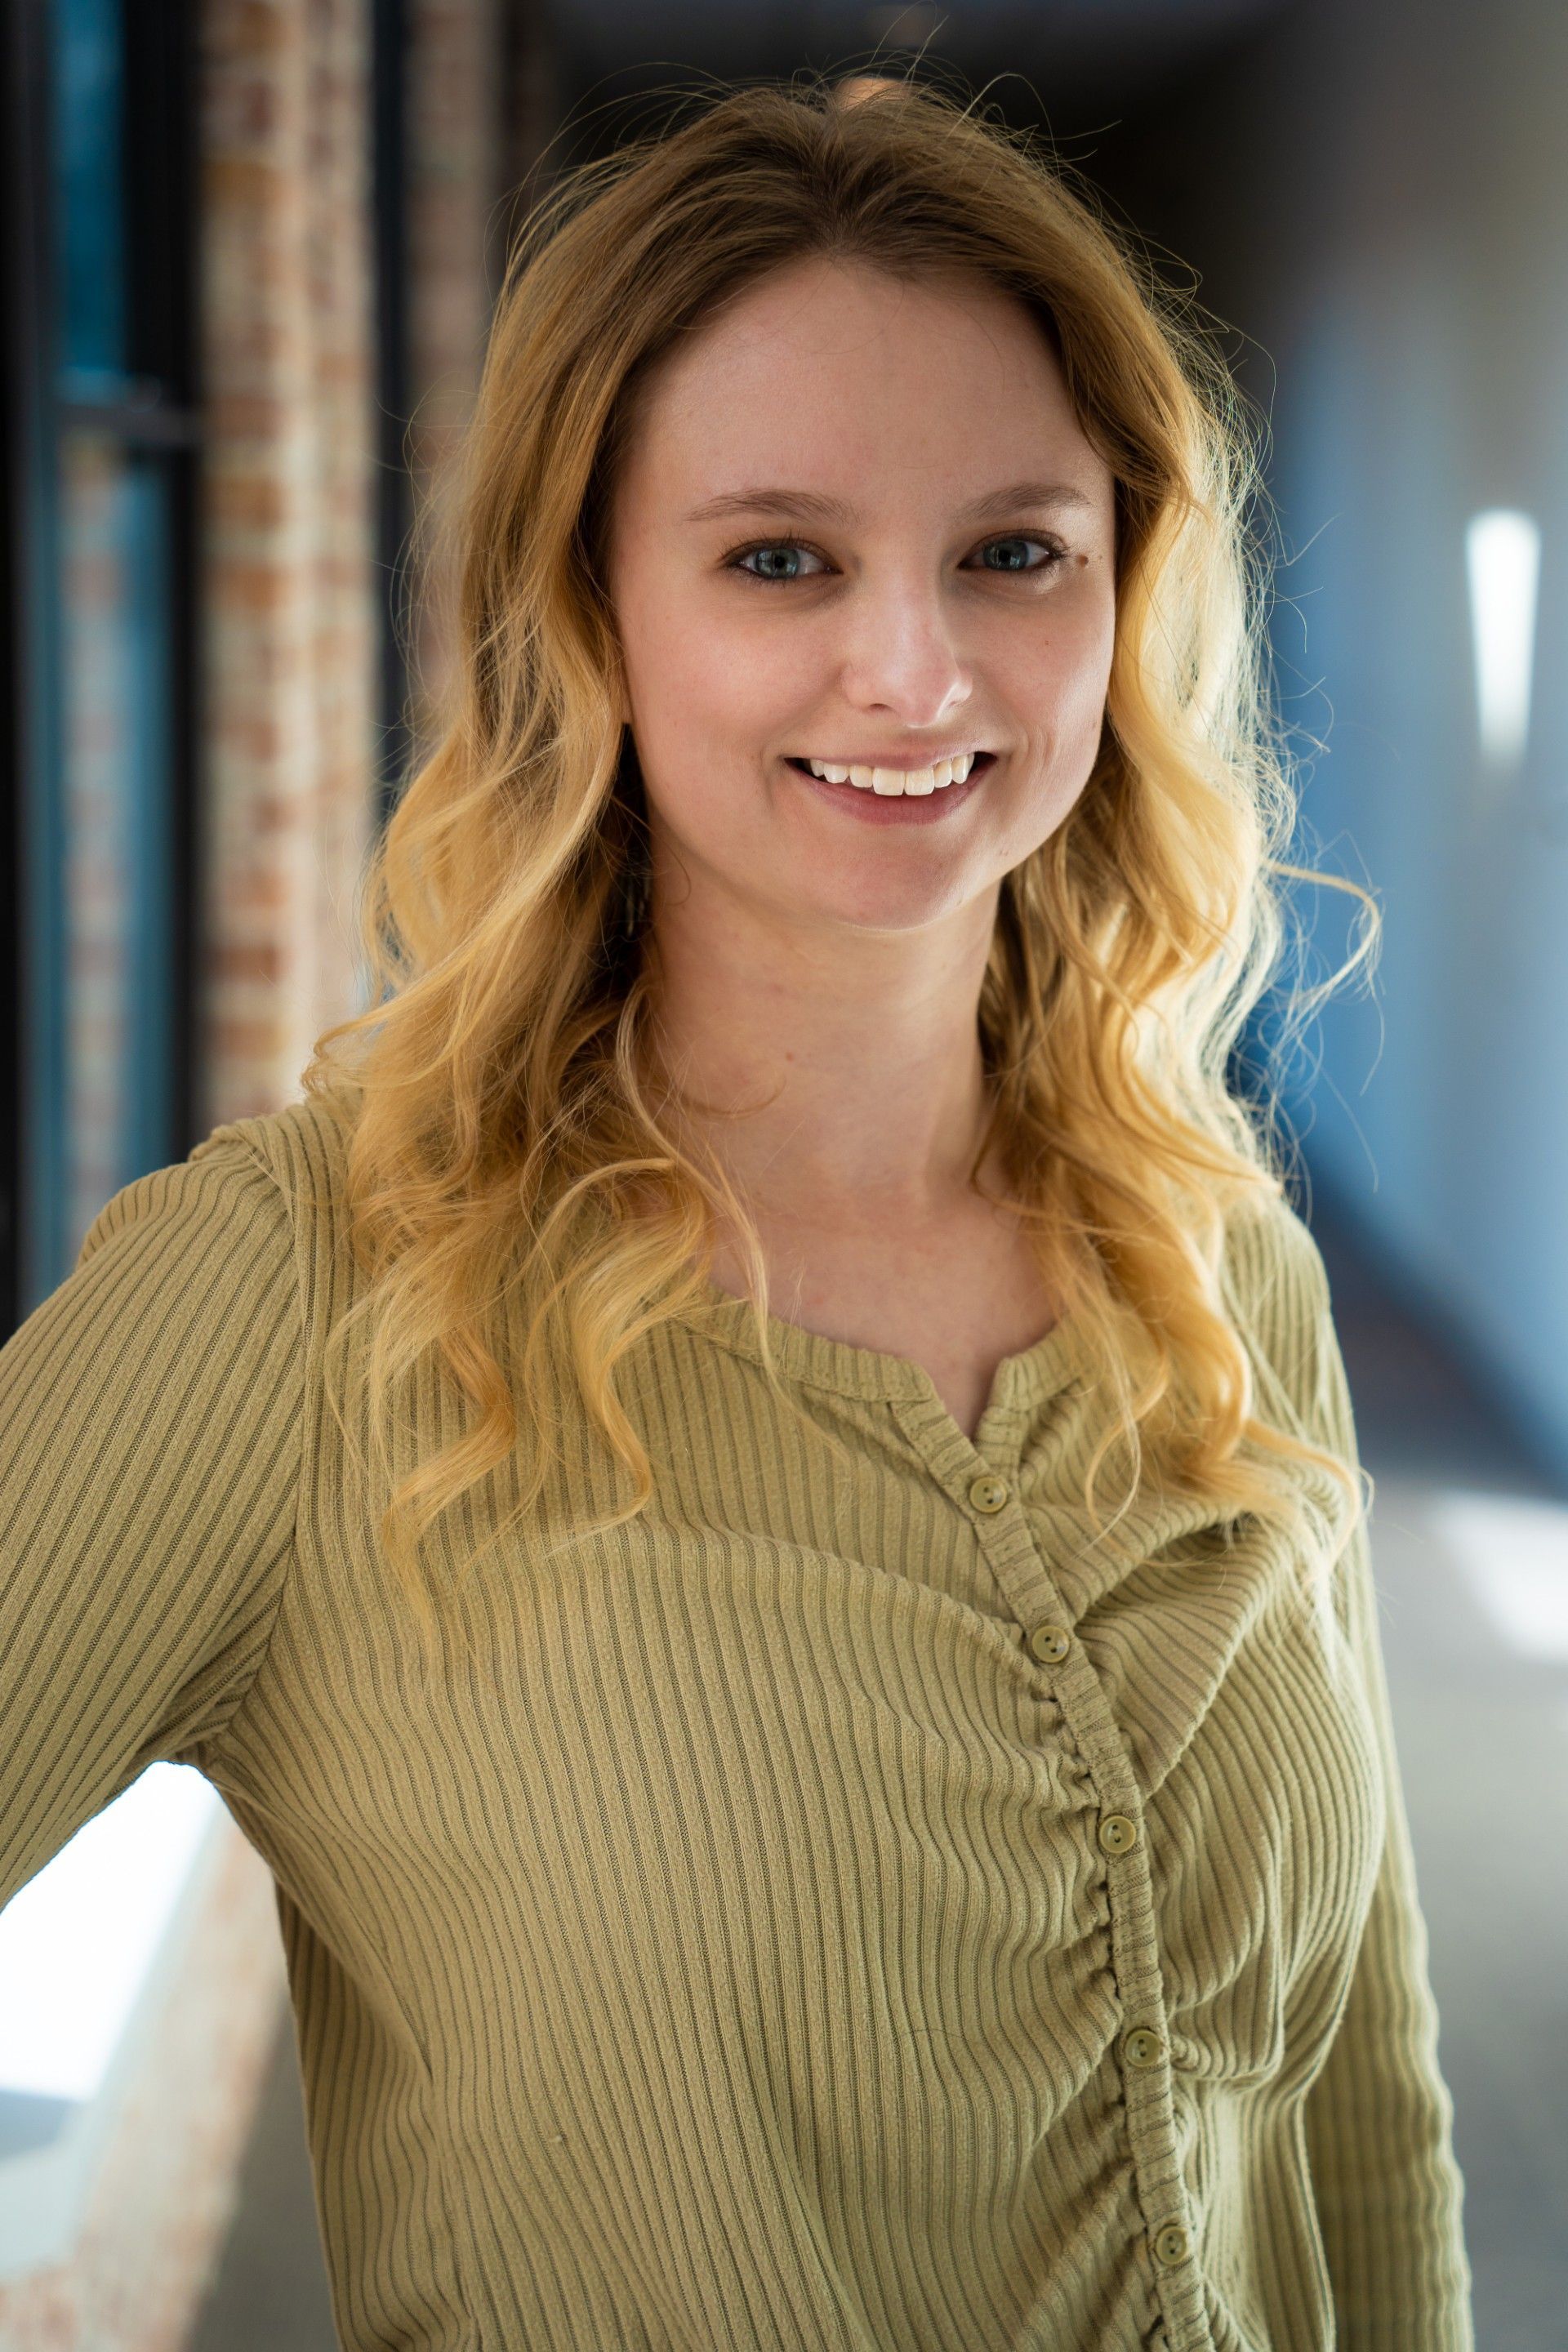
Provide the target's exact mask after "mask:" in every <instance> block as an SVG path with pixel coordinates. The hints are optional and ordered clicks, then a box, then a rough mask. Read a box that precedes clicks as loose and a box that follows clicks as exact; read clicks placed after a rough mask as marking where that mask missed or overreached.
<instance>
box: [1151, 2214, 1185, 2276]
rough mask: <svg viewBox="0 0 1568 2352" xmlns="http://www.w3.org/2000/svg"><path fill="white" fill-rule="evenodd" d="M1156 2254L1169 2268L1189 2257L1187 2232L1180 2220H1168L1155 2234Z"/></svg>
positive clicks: (1156, 2257) (1157, 2258)
mask: <svg viewBox="0 0 1568 2352" xmlns="http://www.w3.org/2000/svg"><path fill="white" fill-rule="evenodd" d="M1154 2256H1155V2259H1156V2261H1158V2262H1162V2263H1164V2265H1165V2267H1166V2269H1167V2270H1169V2269H1172V2268H1173V2266H1174V2265H1175V2264H1176V2263H1184V2262H1185V2261H1186V2259H1187V2233H1186V2231H1184V2229H1183V2227H1182V2225H1181V2223H1180V2222H1179V2221H1167V2222H1166V2224H1165V2226H1164V2228H1163V2230H1158V2231H1155V2234H1154Z"/></svg>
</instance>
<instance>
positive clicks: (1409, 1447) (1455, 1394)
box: [190, 1216, 1568, 2352]
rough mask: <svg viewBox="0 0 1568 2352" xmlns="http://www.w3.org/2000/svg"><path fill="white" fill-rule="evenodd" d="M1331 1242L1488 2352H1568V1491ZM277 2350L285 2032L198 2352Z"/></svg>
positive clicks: (317, 2310)
mask: <svg viewBox="0 0 1568 2352" xmlns="http://www.w3.org/2000/svg"><path fill="white" fill-rule="evenodd" d="M1316 1230H1317V1232H1318V1237H1319V1240H1320V1243H1321V1246H1322V1249H1323V1253H1324V1256H1325V1258H1326V1260H1327V1262H1328V1265H1329V1270H1330V1276H1331V1282H1332V1286H1333V1296H1334V1306H1335V1319H1336V1325H1337V1328H1338V1330H1339V1333H1340V1339H1341V1343H1342V1347H1343V1349H1344V1354H1345V1360H1346V1364H1347V1366H1348V1369H1349V1372H1350V1379H1351V1386H1352V1393H1353V1395H1354V1398H1355V1404H1356V1415H1357V1423H1358V1427H1359V1431H1360V1438H1361V1449H1362V1457H1363V1462H1364V1464H1365V1465H1366V1467H1367V1469H1368V1470H1369V1471H1370V1472H1371V1473H1372V1474H1373V1478H1374V1480H1375V1481H1376V1488H1377V1491H1376V1497H1375V1502H1374V1506H1373V1552H1374V1557H1375V1559H1376V1564H1377V1580H1378V1588H1379V1592H1380V1595H1381V1597H1382V1601H1383V1639H1384V1656H1385V1659H1386V1662H1387V1666H1388V1675H1389V1684H1390V1688H1391V1692H1392V1696H1393V1703H1394V1721H1395V1732H1396V1738H1397V1740H1398V1744H1399V1751H1400V1759H1401V1764H1402V1770H1403V1778H1404V1783H1405V1803H1406V1806H1407V1809H1408V1811H1409V1815H1410V1822H1411V1832H1412V1836H1413V1839H1414V1842H1415V1853H1416V1864H1417V1870H1418V1873H1419V1877H1420V1885H1421V1894H1422V1904H1423V1908H1424V1910H1425V1913H1426V1921H1427V1927H1428V1930H1429V1934H1430V1940H1431V1955H1430V1966H1431V1973H1432V1980H1433V1984H1434V1987H1435V1989H1436V1996H1437V2004H1438V2011H1439V2014H1440V2017H1441V2021H1442V2024H1441V2042H1440V2052H1439V2054H1440V2058H1441V2063H1442V2066H1443V2071H1444V2074H1445V2076H1446V2078H1447V2083H1448V2085H1449V2088H1450V2090H1451V2091H1452V2093H1453V2097H1454V2106H1455V2126H1454V2131H1455V2144H1456V2147H1457V2150H1458V2158H1459V2164H1460V2167H1461V2169H1462V2170H1463V2172H1464V2175H1465V2181H1466V2207H1465V2211H1466V2235H1467V2242H1468V2248H1469V2253H1470V2261H1471V2265H1472V2268H1473V2270H1474V2273H1475V2283H1476V2287H1475V2312H1476V2345H1477V2352H1568V1489H1564V1488H1563V1486H1561V1485H1560V1484H1556V1483H1554V1482H1553V1480H1552V1477H1551V1476H1550V1475H1548V1474H1547V1472H1546V1471H1545V1470H1544V1469H1543V1468H1542V1465H1539V1464H1536V1463H1533V1462H1532V1461H1531V1459H1530V1458H1529V1456H1528V1455H1527V1454H1526V1453H1525V1452H1524V1451H1523V1449H1522V1448H1521V1445H1520V1444H1519V1443H1518V1442H1517V1441H1516V1439H1515V1438H1514V1437H1513V1435H1512V1434H1511V1433H1510V1430H1509V1429H1508V1427H1507V1426H1506V1424H1505V1423H1503V1422H1502V1421H1501V1420H1500V1418H1499V1416H1498V1415H1497V1414H1496V1412H1494V1411H1492V1410H1491V1409H1490V1408H1489V1405H1488V1403H1487V1402H1486V1401H1485V1399H1484V1398H1483V1397H1482V1396H1481V1395H1480V1394H1479V1392H1478V1391H1477V1388H1476V1386H1475V1385H1474V1384H1473V1382H1472V1381H1470V1380H1469V1379H1468V1378H1467V1377H1466V1374H1465V1372H1464V1370H1462V1368H1461V1367H1460V1365H1459V1364H1458V1362H1457V1361H1456V1360H1455V1359H1454V1358H1453V1356H1452V1355H1451V1354H1450V1353H1449V1351H1448V1350H1447V1349H1446V1348H1445V1346H1444V1344H1443V1343H1442V1341H1441V1339H1438V1338H1436V1336H1434V1335H1433V1334H1432V1333H1431V1332H1430V1331H1429V1330H1428V1329H1427V1328H1425V1326H1424V1325H1423V1323H1422V1322H1421V1321H1420V1320H1418V1319H1417V1318H1415V1316H1413V1315H1412V1314H1411V1313H1410V1312H1409V1311H1408V1310H1407V1308H1406V1307H1404V1306H1403V1305H1402V1304H1401V1303H1400V1302H1399V1301H1398V1300H1396V1299H1395V1298H1394V1297H1391V1296H1390V1295H1389V1294H1388V1293H1387V1291H1386V1290H1385V1289H1384V1286H1382V1284H1381V1283H1380V1282H1379V1280H1378V1278H1377V1276H1376V1275H1375V1274H1374V1272H1373V1269H1372V1268H1371V1266H1370V1265H1368V1264H1367V1263H1366V1262H1365V1260H1364V1259H1363V1257H1362V1256H1361V1255H1360V1254H1359V1252H1358V1251H1357V1249H1356V1248H1355V1246H1354V1245H1353V1244H1352V1242H1351V1240H1350V1238H1349V1237H1348V1235H1345V1234H1342V1233H1339V1232H1337V1231H1336V1230H1335V1229H1334V1227H1333V1226H1332V1225H1331V1224H1330V1223H1326V1222H1325V1221H1324V1220H1323V1219H1322V1218H1321V1216H1320V1218H1319V1219H1318V1222H1317V1227H1316ZM281 2346H287V2347H289V2352H336V2347H335V2338H334V2336H333V2332H332V2326H331V2316H330V2313H329V2308H328V2303H327V2294H326V2286H325V2281H324V2277H323V2273H322V2269H321V2252H320V2245H319V2240H318V2237H317V2233H316V2221H315V2213H314V2209H313V2205H312V2201H311V2192H310V2173H309V2168H308V2164H307V2160H306V2156H305V2147H304V2118H303V2112H302V2109H301V2106H300V2088H299V2078H298V2074H297V2070H296V2064H295V2058H294V2049H293V2040H292V2030H291V2027H290V2025H289V2021H287V2019H286V2020H285V2021H284V2025H283V2029H282V2031H281V2032H280V2033H279V2041H278V2045H277V2050H276V2053H275V2057H274V2061H273V2064H272V2066H271V2068H270V2071H269V2074H268V2081H267V2087H266V2092H265V2095H264V2098H263V2101H262V2104H261V2107H260V2110H259V2112H258V2116H257V2120H256V2126H255V2130H254V2133H253V2137H252V2140H251V2145H250V2148H249V2152H248V2157H247V2165H246V2170H245V2174H244V2178H243V2180H242V2183H241V2189H240V2199H239V2208H238V2219H237V2223H236V2225H235V2228H234V2230H233V2231H232V2233H231V2235H230V2238H229V2240H228V2242H227V2244H226V2249H225V2252H224V2256H223V2261H222V2264H221V2267H220V2269H219V2272H218V2274H217V2276H216V2280H215V2283H214V2285H213V2288H212V2291H211V2293H210V2295H209V2297H208V2300H207V2303H206V2305H205V2308H204V2310H203V2313H202V2315H201V2319H200V2323H199V2325H198V2326H197V2329H196V2332H195V2336H194V2337H193V2338H192V2342H191V2347H190V2352H278V2347H281ZM606 2352H610V2347H606ZM977 2352H978V2347H977ZM1074 2352H1090V2347H1074ZM1095 2352H1099V2347H1095Z"/></svg>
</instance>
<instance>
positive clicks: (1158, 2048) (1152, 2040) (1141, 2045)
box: [1121, 2025, 1165, 2066]
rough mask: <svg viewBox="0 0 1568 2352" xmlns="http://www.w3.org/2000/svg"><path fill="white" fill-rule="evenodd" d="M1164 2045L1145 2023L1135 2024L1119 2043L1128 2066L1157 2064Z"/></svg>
mask: <svg viewBox="0 0 1568 2352" xmlns="http://www.w3.org/2000/svg"><path fill="white" fill-rule="evenodd" d="M1164 2046H1165V2045H1164V2043H1163V2042H1162V2041H1161V2039H1160V2037H1159V2035H1158V2034H1157V2033H1154V2032H1151V2031H1150V2029H1149V2027H1148V2026H1146V2025H1135V2026H1134V2027H1133V2029H1132V2031H1131V2033H1130V2034H1129V2035H1128V2037H1127V2039H1126V2041H1125V2042H1123V2043H1122V2045H1121V2047H1122V2050H1123V2052H1124V2053H1126V2058H1127V2063H1128V2064H1129V2065H1130V2066H1157V2065H1158V2064H1159V2063H1160V2056H1161V2053H1162V2052H1163V2049H1164Z"/></svg>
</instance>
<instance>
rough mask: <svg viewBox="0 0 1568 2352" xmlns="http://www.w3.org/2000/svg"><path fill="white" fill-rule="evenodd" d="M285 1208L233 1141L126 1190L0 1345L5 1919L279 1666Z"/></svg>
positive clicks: (290, 1299) (290, 1343)
mask: <svg viewBox="0 0 1568 2352" xmlns="http://www.w3.org/2000/svg"><path fill="white" fill-rule="evenodd" d="M302 1360H303V1348H302V1340H301V1318H300V1297H299V1287H298V1280H297V1276H296V1271H295V1265H294V1253H293V1245H292V1239H291V1230H290V1223H289V1211H288V1207H287V1203H286V1202H285V1199H284V1196H283V1194H282V1193H281V1192H280V1191H279V1188H278V1186H277V1185H276V1184H275V1183H274V1182H273V1181H272V1179H271V1177H270V1176H269V1175H268V1173H267V1171H266V1170H265V1168H264V1167H263V1166H262V1165H261V1164H260V1163H259V1162H258V1160H257V1159H256V1158H255V1156H254V1155H253V1154H252V1153H251V1152H249V1151H248V1150H247V1149H246V1147H245V1145H244V1144H243V1143H242V1142H237V1141H235V1140H234V1139H231V1138H227V1137H226V1136H225V1135H224V1134H223V1133H222V1131H220V1132H219V1134H218V1135H216V1136H215V1137H209V1138H208V1139H207V1140H206V1141H205V1142H204V1143H202V1144H201V1145H199V1146H198V1147H197V1149H196V1150H195V1152H194V1153H193V1154H192V1155H191V1157H190V1159H189V1160H184V1161H182V1162H181V1163H179V1164H178V1165H176V1166H174V1167H169V1168H161V1169H156V1170H154V1171H152V1173H150V1174H148V1175H146V1176H143V1177H141V1178H139V1179H138V1180H137V1181H135V1182H134V1183H132V1184H130V1185H128V1186H126V1187H125V1188H124V1189H123V1190H122V1191H121V1192H117V1193H116V1194H115V1195H114V1197H113V1198H112V1199H111V1200H110V1202H108V1203H107V1205H106V1206H105V1207H104V1208H103V1210H102V1211H101V1212H100V1214H99V1216H98V1217H97V1219H96V1220H95V1222H94V1223H93V1225H92V1227H91V1229H90V1230H89V1233H88V1234H87V1236H86V1239H85V1240H84V1241H83V1243H82V1245H81V1249H80V1251H79V1255H78V1258H77V1263H76V1266H75V1269H74V1270H73V1272H72V1273H71V1274H70V1276H68V1279H67V1280H66V1281H65V1282H63V1283H62V1284H61V1285H60V1286H59V1287H58V1289H57V1290H55V1291H54V1292H52V1293H51V1294H50V1296H49V1297H47V1298H46V1299H45V1300H44V1301H43V1302H42V1303H41V1305H40V1306H39V1307H37V1309H36V1310H35V1311H34V1313H33V1314H32V1315H30V1316H29V1317H28V1318H27V1319H26V1322H25V1323H23V1325H22V1326H21V1328H19V1329H18V1330H17V1331H16V1333H15V1334H14V1335H13V1337H12V1338H11V1339H10V1340H9V1341H8V1342H7V1344H6V1345H5V1348H4V1349H0V1725H3V1726H4V1741H3V1745H0V1905H4V1904H5V1903H6V1902H8V1901H9V1900H10V1898H11V1896H12V1895H14V1894H15V1893H16V1890H17V1888H18V1887H20V1886H22V1885H25V1883H26V1881H27V1880H28V1879H29V1878H31V1877H32V1876H33V1875H34V1874H36V1873H37V1871H38V1870H40V1869H41V1868H42V1867H43V1865H44V1864H45V1863H47V1861H49V1860H50V1858H51V1857H52V1856H53V1855H54V1854H55V1853H57V1852H58V1850H59V1848H60V1847H61V1846H62V1845H64V1844H65V1843H66V1842H67V1840H68V1838H70V1837H71V1836H72V1835H73V1834H74V1832H76V1831H77V1830H78V1829H79V1828H80V1827H81V1826H82V1824H83V1823H84V1822H88V1821H89V1820H90V1819H91V1818H92V1816H93V1815H94V1814H96V1813H98V1812H99V1811H101V1810H102V1808H103V1807H104V1806H105V1805H106V1804H108V1803H109V1802H110V1801H111V1799H113V1798H115V1797H117V1796H118V1795H119V1794H120V1793H121V1790H124V1789H126V1788H128V1787H129V1786H130V1784H131V1783H132V1781H133V1780H135V1779H136V1778H137V1777H138V1775H139V1774H140V1773H141V1772H142V1771H143V1770H144V1769H145V1768H146V1767H147V1766H148V1765H149V1764H152V1763H153V1762H156V1761H158V1760H160V1759H174V1760H195V1755H196V1751H198V1750H199V1749H200V1748H202V1746H203V1743H204V1742H205V1741H207V1740H209V1739H211V1738H214V1737H215V1736H216V1733H218V1732H219V1731H221V1729H222V1728H223V1727H224V1726H225V1725H226V1722H227V1721H228V1718H229V1717H230V1716H231V1714H232V1713H233V1712H234V1711H235V1710H236V1709H237V1707H238V1706H239V1705H240V1703H241V1702H242V1700H243V1699H244V1697H245V1695H246V1693H247V1690H248V1688H249V1686H250V1683H251V1680H252V1677H253V1676H254V1675H255V1673H256V1670H257V1667H258V1664H259V1663H260V1660H261V1658H262V1657H263V1655H264V1654H265V1652H266V1647H267V1643H268V1635H269V1633H270V1631H271V1627H272V1622H273V1620H274V1617H275V1615H276V1612H277V1608H278V1603H279V1597H280V1594H281V1592H282V1590H283V1583H284V1579H285V1577H286V1575H287V1572H288V1568H289V1560H290V1559H291V1556H292V1545H293V1530H294V1517H295V1507H296V1496H297V1492H298V1486H299V1475H300V1444H301V1430H302V1423H303V1414H302V1389H301V1381H302Z"/></svg>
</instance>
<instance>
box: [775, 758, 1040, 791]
mask: <svg viewBox="0 0 1568 2352" xmlns="http://www.w3.org/2000/svg"><path fill="white" fill-rule="evenodd" d="M993 758H994V753H993V752H990V751H961V752H960V753H959V754H958V755H957V757H956V758H954V759H951V760H939V761H937V762H936V764H935V765H934V766H933V767H930V768H869V767H862V766H861V765H860V764H859V763H858V761H855V762H850V761H837V760H809V759H792V760H791V761H790V762H789V764H790V766H791V767H792V768H798V769H800V770H801V772H803V773H804V774H806V775H812V776H816V777H819V778H820V779H821V781H822V782H824V783H828V784H853V785H854V787H855V789H856V791H857V792H862V793H879V794H880V795H881V796H882V797H883V798H884V799H889V800H890V799H894V798H897V797H900V796H905V797H908V798H910V799H911V800H912V799H919V798H921V797H922V796H923V795H924V794H925V793H942V792H945V791H946V790H947V788H948V786H949V785H950V784H962V783H963V782H967V780H968V777H969V773H970V771H971V769H972V768H973V767H974V765H975V764H976V762H977V761H985V762H987V763H988V762H989V761H991V760H992V759H993Z"/></svg>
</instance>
